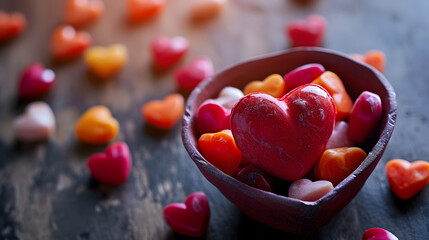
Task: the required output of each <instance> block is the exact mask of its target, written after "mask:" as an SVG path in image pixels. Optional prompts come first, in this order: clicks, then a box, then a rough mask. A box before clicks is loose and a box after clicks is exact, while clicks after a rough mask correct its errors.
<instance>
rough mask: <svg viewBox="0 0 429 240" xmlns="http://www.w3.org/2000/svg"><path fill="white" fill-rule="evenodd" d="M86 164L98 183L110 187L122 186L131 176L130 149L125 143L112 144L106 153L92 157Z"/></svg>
mask: <svg viewBox="0 0 429 240" xmlns="http://www.w3.org/2000/svg"><path fill="white" fill-rule="evenodd" d="M86 164H87V166H88V169H89V171H90V173H91V175H92V177H93V178H95V179H96V180H97V181H99V182H101V183H105V184H110V185H119V184H122V183H124V182H125V181H126V180H127V178H128V176H129V175H130V170H131V154H130V149H129V148H128V145H127V144H126V143H124V142H116V143H112V144H110V145H109V146H108V147H107V149H106V151H105V152H104V153H96V154H94V155H92V156H91V157H90V158H89V159H88V161H87V163H86Z"/></svg>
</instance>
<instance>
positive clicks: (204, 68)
mask: <svg viewBox="0 0 429 240" xmlns="http://www.w3.org/2000/svg"><path fill="white" fill-rule="evenodd" d="M212 74H213V63H212V61H211V60H210V59H209V58H206V57H200V58H197V59H195V60H194V61H193V62H192V63H191V64H190V65H189V66H187V67H183V68H179V69H177V70H176V71H175V72H174V78H175V80H176V83H177V86H178V87H179V88H180V89H183V90H192V89H194V88H195V87H196V86H197V85H198V84H199V83H200V82H201V81H203V80H204V79H205V78H207V77H209V76H211V75H212Z"/></svg>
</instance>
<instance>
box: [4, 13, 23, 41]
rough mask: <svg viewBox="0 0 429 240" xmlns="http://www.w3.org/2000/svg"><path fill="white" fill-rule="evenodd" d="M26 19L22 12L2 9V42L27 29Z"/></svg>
mask: <svg viewBox="0 0 429 240" xmlns="http://www.w3.org/2000/svg"><path fill="white" fill-rule="evenodd" d="M25 26H26V20H25V17H24V15H22V14H21V13H10V14H8V13H6V12H4V11H1V10H0V42H1V41H4V40H6V39H9V38H12V37H14V36H16V35H18V34H19V33H20V32H22V31H23V30H24V29H25Z"/></svg>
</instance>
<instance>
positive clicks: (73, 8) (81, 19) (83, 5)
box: [65, 0, 104, 27]
mask: <svg viewBox="0 0 429 240" xmlns="http://www.w3.org/2000/svg"><path fill="white" fill-rule="evenodd" d="M103 12H104V4H103V1H101V0H68V1H67V5H66V10H65V18H66V23H67V24H70V25H73V26H75V27H81V26H84V25H86V24H90V23H92V22H94V21H95V20H97V19H98V18H99V17H100V16H101V14H103Z"/></svg>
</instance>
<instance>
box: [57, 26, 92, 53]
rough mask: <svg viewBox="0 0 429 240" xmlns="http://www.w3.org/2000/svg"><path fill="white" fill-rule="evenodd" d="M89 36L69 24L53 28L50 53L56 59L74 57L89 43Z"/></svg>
mask: <svg viewBox="0 0 429 240" xmlns="http://www.w3.org/2000/svg"><path fill="white" fill-rule="evenodd" d="M91 41H92V40H91V36H90V35H89V33H87V32H84V31H77V32H76V30H75V29H74V28H73V27H72V26H69V25H66V26H60V27H58V28H57V29H55V31H54V33H53V34H52V37H51V50H52V55H53V56H54V58H55V59H57V60H64V59H70V58H73V57H76V56H78V55H80V54H81V53H83V51H85V49H86V48H88V47H89V46H90V45H91Z"/></svg>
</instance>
